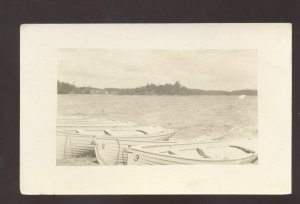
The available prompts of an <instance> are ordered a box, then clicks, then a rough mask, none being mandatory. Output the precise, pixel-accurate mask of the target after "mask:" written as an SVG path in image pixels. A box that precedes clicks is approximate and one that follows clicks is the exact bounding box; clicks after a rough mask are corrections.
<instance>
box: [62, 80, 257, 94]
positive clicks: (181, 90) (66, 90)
mask: <svg viewBox="0 0 300 204" xmlns="http://www.w3.org/2000/svg"><path fill="white" fill-rule="evenodd" d="M57 94H112V95H251V96H256V95H257V90H252V89H243V90H235V91H224V90H203V89H190V88H187V87H185V86H182V85H181V84H180V82H179V81H176V83H175V84H164V85H155V84H149V83H148V84H147V85H145V86H140V87H137V88H123V89H121V88H104V89H99V88H94V87H90V86H88V87H86V86H84V87H77V86H76V85H74V84H70V83H67V82H60V81H57Z"/></svg>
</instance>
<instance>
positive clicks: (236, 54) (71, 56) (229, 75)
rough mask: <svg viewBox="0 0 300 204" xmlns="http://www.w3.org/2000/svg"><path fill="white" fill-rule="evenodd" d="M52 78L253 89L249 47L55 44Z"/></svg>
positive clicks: (102, 83)
mask: <svg viewBox="0 0 300 204" xmlns="http://www.w3.org/2000/svg"><path fill="white" fill-rule="evenodd" d="M58 53H59V55H58V80H60V81H64V82H70V83H74V84H76V85H77V86H92V87H97V88H109V87H110V88H135V87H138V86H144V85H146V84H147V83H154V84H157V85H158V84H166V83H171V84H174V83H175V82H176V81H180V83H181V84H182V85H184V86H186V87H188V88H199V89H206V90H238V89H257V75H256V74H257V73H256V72H257V67H256V61H257V53H256V51H255V50H199V51H196V50H191V51H184V50H101V49H60V50H59V52H58Z"/></svg>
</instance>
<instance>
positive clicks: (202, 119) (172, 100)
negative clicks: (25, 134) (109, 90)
mask: <svg viewBox="0 0 300 204" xmlns="http://www.w3.org/2000/svg"><path fill="white" fill-rule="evenodd" d="M57 111H58V115H89V116H93V117H100V118H106V119H111V120H119V121H130V122H135V123H137V124H139V125H160V126H163V127H166V128H171V129H175V130H177V134H176V135H175V136H174V137H173V138H175V139H176V138H180V139H190V138H195V137H203V136H208V137H209V136H215V135H219V134H220V135H224V137H228V138H238V137H247V136H253V137H256V136H257V97H256V96H247V97H246V98H245V99H242V100H241V99H238V96H122V95H58V105H57Z"/></svg>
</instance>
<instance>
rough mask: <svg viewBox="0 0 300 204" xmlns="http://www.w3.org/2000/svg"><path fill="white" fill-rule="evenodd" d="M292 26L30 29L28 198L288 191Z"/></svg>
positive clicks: (24, 141)
mask: <svg viewBox="0 0 300 204" xmlns="http://www.w3.org/2000/svg"><path fill="white" fill-rule="evenodd" d="M291 34H292V29H291V24H287V23H278V24H277V23H275V24H265V23H260V24H256V23H249V24H243V23H237V24H223V23H216V24H206V23H204V24H201V23H199V24H198V23H196V24H112V25H111V24H66V25H58V24H53V25H39V24H37V25H36V24H34V25H31V24H25V25H22V27H21V38H20V42H21V47H20V59H21V61H20V66H21V67H20V191H21V192H22V193H23V194H37V195H39V194H51V195H53V194H57V195H116V194H120V195H153V194H162V195H165V194H166V195H178V194H183V195H190V194H193V195H195V194H222V195H228V194H235V195H236V194H249V195H250V194H276V195H277V194H287V193H290V192H291V181H292V180H291V159H292V157H291V144H292V143H291V104H292V103H291V93H292V92H291V90H292V89H291V76H292V72H291V70H292V68H291V45H292V43H291V36H292V35H291Z"/></svg>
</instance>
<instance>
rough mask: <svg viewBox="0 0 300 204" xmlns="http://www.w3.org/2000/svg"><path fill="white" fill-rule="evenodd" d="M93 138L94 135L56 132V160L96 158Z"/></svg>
mask: <svg viewBox="0 0 300 204" xmlns="http://www.w3.org/2000/svg"><path fill="white" fill-rule="evenodd" d="M93 138H94V136H92V135H85V134H80V133H70V132H64V131H56V159H66V158H70V157H79V156H86V155H92V156H94V155H95V153H94V151H93V150H94V145H93V144H92V141H93Z"/></svg>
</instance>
